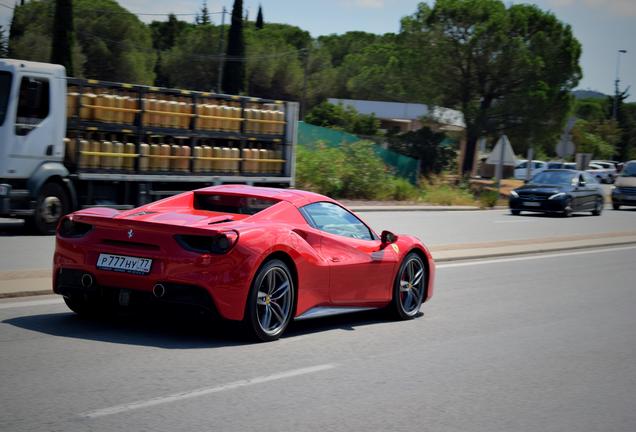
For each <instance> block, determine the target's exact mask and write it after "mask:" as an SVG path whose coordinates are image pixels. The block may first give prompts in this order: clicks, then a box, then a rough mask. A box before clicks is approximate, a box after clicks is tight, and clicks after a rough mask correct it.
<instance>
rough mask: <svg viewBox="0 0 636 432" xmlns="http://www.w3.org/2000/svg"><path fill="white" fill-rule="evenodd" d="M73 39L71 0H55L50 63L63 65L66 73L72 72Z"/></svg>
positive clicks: (70, 73)
mask: <svg viewBox="0 0 636 432" xmlns="http://www.w3.org/2000/svg"><path fill="white" fill-rule="evenodd" d="M73 39H74V38H73V3H72V0H56V1H55V17H54V20H53V46H52V50H51V63H54V64H61V65H62V66H64V67H65V68H66V73H67V74H68V75H72V74H73Z"/></svg>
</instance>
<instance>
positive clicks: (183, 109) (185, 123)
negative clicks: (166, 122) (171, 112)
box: [179, 102, 190, 129]
mask: <svg viewBox="0 0 636 432" xmlns="http://www.w3.org/2000/svg"><path fill="white" fill-rule="evenodd" d="M179 112H180V113H181V114H183V115H181V116H179V120H180V121H179V123H180V126H179V127H180V128H181V129H190V115H189V114H190V104H187V103H185V102H179Z"/></svg>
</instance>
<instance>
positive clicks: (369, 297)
mask: <svg viewBox="0 0 636 432" xmlns="http://www.w3.org/2000/svg"><path fill="white" fill-rule="evenodd" d="M301 213H302V214H303V216H304V217H305V219H306V220H307V222H308V223H309V224H310V225H311V226H312V227H314V228H315V229H317V230H319V231H320V232H321V233H322V239H321V244H320V248H321V252H322V254H323V256H324V257H325V258H326V259H327V260H328V261H329V298H330V300H331V303H332V304H336V305H347V304H350V305H351V304H356V305H359V304H364V303H374V302H379V301H386V300H388V299H390V296H391V287H392V285H393V274H394V272H395V266H396V265H397V258H398V257H397V253H396V252H395V251H394V250H393V248H392V247H383V245H382V242H381V241H380V239H379V238H377V236H376V235H375V233H373V231H371V230H370V229H369V227H367V226H366V225H365V224H364V223H363V222H362V221H361V220H360V219H358V218H357V217H356V216H355V215H354V214H352V213H351V212H349V211H347V210H346V209H344V208H342V207H340V206H339V205H337V204H334V203H331V202H318V203H313V204H309V205H307V206H305V207H302V208H301ZM384 246H386V245H384Z"/></svg>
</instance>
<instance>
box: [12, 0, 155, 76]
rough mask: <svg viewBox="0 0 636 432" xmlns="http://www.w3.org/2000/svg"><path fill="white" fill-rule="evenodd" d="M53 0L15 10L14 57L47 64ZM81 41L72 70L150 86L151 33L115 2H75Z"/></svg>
mask: <svg viewBox="0 0 636 432" xmlns="http://www.w3.org/2000/svg"><path fill="white" fill-rule="evenodd" d="M54 6H55V2H54V1H53V0H43V1H32V2H28V3H25V5H24V6H19V7H18V8H16V9H15V13H14V17H13V24H14V26H15V28H16V31H15V32H13V31H12V33H13V35H12V40H11V41H10V49H11V53H10V55H11V56H12V57H13V58H19V59H24V60H34V61H42V62H48V61H49V60H50V58H51V37H52V34H53V16H54V14H55V11H54ZM73 20H74V22H75V35H76V40H77V44H76V47H75V48H74V49H73V64H74V69H73V71H69V72H68V73H69V74H71V73H72V74H73V75H75V76H84V77H87V78H95V79H103V80H110V81H123V82H133V83H139V84H152V83H153V81H154V73H153V69H154V66H155V52H154V50H153V49H152V40H151V32H150V29H149V27H148V26H146V25H145V24H143V23H142V22H141V21H140V20H139V19H138V18H137V17H136V16H135V15H133V14H131V13H129V12H128V11H127V10H126V9H124V8H122V7H121V6H119V5H118V4H117V2H115V1H113V0H74V2H73Z"/></svg>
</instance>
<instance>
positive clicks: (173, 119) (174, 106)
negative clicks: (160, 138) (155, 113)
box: [168, 100, 181, 128]
mask: <svg viewBox="0 0 636 432" xmlns="http://www.w3.org/2000/svg"><path fill="white" fill-rule="evenodd" d="M168 110H169V111H170V123H169V125H168V127H170V128H178V127H179V126H180V122H181V116H179V115H177V114H178V113H179V102H177V101H174V100H172V101H170V102H169V105H168Z"/></svg>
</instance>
